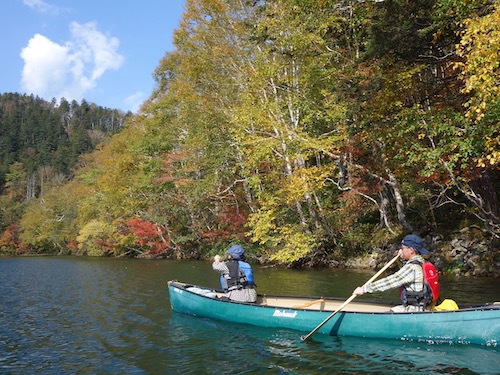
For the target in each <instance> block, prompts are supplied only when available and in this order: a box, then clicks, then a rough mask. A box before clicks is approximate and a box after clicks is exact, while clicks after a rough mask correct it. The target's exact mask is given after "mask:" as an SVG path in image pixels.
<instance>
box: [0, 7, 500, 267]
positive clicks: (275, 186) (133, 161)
mask: <svg viewBox="0 0 500 375" xmlns="http://www.w3.org/2000/svg"><path fill="white" fill-rule="evenodd" d="M498 11H499V5H498V4H497V2H495V1H493V0H383V1H381V0H376V1H371V0H366V1H362V0H349V1H347V0H345V1H343V0H335V1H332V0H274V1H266V0H187V1H186V5H185V11H184V14H183V17H182V20H181V22H180V24H179V26H178V28H177V29H176V31H175V35H174V44H175V50H173V51H169V52H167V53H165V55H164V57H163V58H162V59H161V61H159V63H158V66H157V68H156V69H155V71H154V72H153V74H154V77H155V81H156V87H155V89H154V90H153V92H152V93H151V95H150V98H149V99H148V100H147V101H146V102H144V103H143V105H142V107H141V110H140V112H139V113H138V114H136V115H133V116H124V114H120V115H116V117H111V118H110V117H109V116H110V115H112V114H114V113H115V112H112V111H104V112H102V113H101V112H99V111H98V110H97V108H94V109H93V110H90V109H89V108H88V105H87V104H86V103H82V104H81V105H77V103H68V102H66V101H61V103H60V104H57V105H56V103H54V102H53V103H45V106H46V107H48V109H49V111H44V110H42V107H43V106H41V107H40V106H38V107H37V108H38V109H37V110H35V108H34V107H30V106H32V103H33V101H36V100H37V99H33V98H32V97H22V96H16V97H15V100H17V101H24V102H26V103H25V105H24V108H25V109H27V108H32V110H31V111H29V112H24V113H25V114H26V115H23V114H22V113H18V114H16V115H14V114H11V112H9V106H10V105H11V104H9V101H8V100H7V99H9V95H2V96H1V97H0V100H1V106H0V111H2V112H1V113H0V115H1V116H0V119H1V123H0V126H1V130H2V135H1V138H0V142H1V144H2V149H1V154H0V156H1V163H2V164H1V170H0V187H1V193H2V196H1V198H0V199H2V211H1V213H0V219H1V221H0V231H1V232H0V252H1V253H3V254H64V255H69V254H71V255H91V256H128V257H151V258H157V257H165V258H178V259H179V258H197V259H203V258H207V257H209V256H212V255H214V254H215V253H217V252H221V251H222V250H223V249H225V248H226V247H227V246H229V245H230V244H232V243H235V242H239V243H241V244H243V245H244V247H245V248H246V249H247V253H248V255H249V256H250V257H251V258H253V259H254V260H258V261H260V262H263V263H274V264H281V265H286V266H294V267H296V266H304V265H312V266H321V265H326V264H328V263H329V262H330V261H331V260H332V259H345V258H348V257H352V256H356V255H359V254H364V253H366V252H368V251H370V250H371V249H373V248H375V247H382V248H383V247H384V246H387V244H390V243H396V242H397V241H400V239H401V238H402V236H403V235H404V234H407V233H417V234H420V235H422V236H425V235H427V234H429V233H431V232H432V233H439V234H440V236H441V238H443V239H444V240H445V241H446V240H448V241H449V240H451V239H452V237H453V234H454V233H456V232H459V231H460V230H462V229H463V228H469V227H474V228H478V233H480V234H481V236H482V237H483V238H484V239H486V240H487V241H488V242H489V243H490V244H492V245H491V248H493V249H494V248H496V249H497V250H496V251H497V252H498V243H499V239H500V207H499V203H498V194H499V184H500V179H499V162H500V147H499V145H500V134H499V129H500V127H499V118H500V99H499V98H500V95H499V94H500V84H499V83H500V68H499V61H500V55H499V51H500V15H499V12H498ZM30 103H31V104H30ZM89 111H90V112H92V113H93V114H94V115H96V116H97V117H95V118H94V119H93V120H90V119H89V118H87V117H85V115H83V114H82V113H87V114H89V113H90V112H89ZM46 116H49V117H50V119H49V117H46ZM118 119H119V120H118ZM87 120H88V121H87ZM125 120H126V121H125ZM49 123H50V124H53V125H52V127H47V126H48V124H49ZM43 135H45V136H43ZM14 140H16V141H15V142H14ZM30 142H31V143H30ZM88 151H92V152H88Z"/></svg>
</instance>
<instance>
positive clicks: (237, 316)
mask: <svg viewBox="0 0 500 375" xmlns="http://www.w3.org/2000/svg"><path fill="white" fill-rule="evenodd" d="M168 290H169V296H170V304H171V306H172V309H173V310H174V311H177V312H181V313H185V314H190V315H195V316H200V317H206V318H212V319H218V320H224V321H228V322H233V323H246V324H253V325H256V326H263V327H274V328H289V329H296V330H299V331H304V332H310V331H312V330H313V329H314V328H315V327H317V326H318V325H319V324H320V323H321V322H323V320H325V319H326V318H327V317H328V316H329V315H330V314H331V313H332V312H333V311H335V310H336V309H338V308H339V306H340V305H341V304H342V303H343V302H344V300H342V299H333V298H310V297H295V296H275V295H259V297H258V300H257V302H256V303H238V302H233V301H227V300H224V299H221V298H219V297H220V294H219V293H216V292H215V291H213V290H211V289H210V288H204V287H199V286H196V285H192V284H184V283H180V282H177V281H169V282H168ZM390 306H391V305H389V304H382V303H379V302H369V301H363V302H359V301H353V302H351V303H350V304H349V305H347V306H346V307H345V308H344V309H343V310H342V311H341V312H339V313H338V314H336V315H334V316H333V317H332V318H331V319H330V320H329V321H328V322H327V323H326V324H324V325H323V326H322V327H321V328H320V329H319V330H318V333H326V334H329V335H332V336H355V337H370V338H392V339H401V340H416V341H427V342H441V343H443V342H444V343H461V344H480V345H491V346H497V345H498V343H499V342H500V305H492V304H486V305H475V306H469V307H467V308H461V309H460V310H454V311H435V312H430V311H426V312H420V313H391V312H389V308H390Z"/></svg>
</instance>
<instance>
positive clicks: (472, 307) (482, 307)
mask: <svg viewBox="0 0 500 375" xmlns="http://www.w3.org/2000/svg"><path fill="white" fill-rule="evenodd" d="M168 285H169V286H170V285H171V286H173V287H176V288H178V289H182V290H184V291H186V292H187V293H190V294H193V295H196V296H199V297H203V298H206V299H208V300H215V301H217V302H222V303H228V304H236V305H247V306H253V307H263V308H264V307H266V308H273V309H276V308H280V309H287V310H297V311H321V312H332V311H335V310H334V309H321V310H318V309H314V308H307V307H304V308H301V307H296V306H295V307H293V306H279V305H273V304H263V303H252V302H239V301H232V300H229V299H221V298H215V299H214V298H213V297H209V296H206V295H202V294H197V293H195V292H193V291H191V290H189V289H188V288H191V287H194V288H200V289H205V290H212V291H215V292H216V293H218V294H221V293H222V292H221V291H216V290H214V289H212V288H207V287H203V286H199V285H196V284H186V283H182V282H179V281H176V280H171V281H168ZM269 298H274V299H289V298H291V299H297V300H303V301H309V300H320V299H321V300H324V301H329V302H334V303H342V302H344V301H345V298H338V297H320V296H299V295H278V294H258V298H257V300H258V301H259V300H260V301H262V299H269ZM357 303H359V304H364V305H367V306H377V307H380V306H383V307H385V308H387V309H388V311H348V310H346V311H348V312H349V313H352V314H383V315H392V314H398V315H401V314H407V315H414V314H419V315H421V314H450V313H458V312H465V311H487V310H500V305H498V304H494V303H484V304H469V305H465V304H464V305H462V306H463V307H461V308H460V309H458V310H442V311H430V310H426V311H420V312H403V313H395V312H392V311H389V309H390V307H392V306H394V305H397V304H398V303H395V302H387V301H382V302H381V301H373V300H358V301H357Z"/></svg>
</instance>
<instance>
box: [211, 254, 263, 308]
mask: <svg viewBox="0 0 500 375" xmlns="http://www.w3.org/2000/svg"><path fill="white" fill-rule="evenodd" d="M226 254H227V261H225V262H221V256H220V255H216V256H215V257H214V262H213V263H212V268H213V269H214V270H215V271H217V272H220V274H221V277H220V282H221V288H222V290H223V291H224V296H225V297H227V298H229V299H231V300H233V301H238V302H255V301H256V300H257V292H256V291H255V289H254V287H255V281H254V278H253V271H252V267H251V266H250V264H248V263H247V262H245V261H244V260H245V250H244V249H243V247H241V246H240V245H233V246H231V247H230V248H229V249H228V250H227V251H226Z"/></svg>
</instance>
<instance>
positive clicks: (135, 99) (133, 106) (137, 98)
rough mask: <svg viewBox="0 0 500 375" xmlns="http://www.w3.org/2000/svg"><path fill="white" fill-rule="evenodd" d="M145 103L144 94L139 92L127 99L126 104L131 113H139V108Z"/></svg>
mask: <svg viewBox="0 0 500 375" xmlns="http://www.w3.org/2000/svg"><path fill="white" fill-rule="evenodd" d="M143 102H144V93H143V92H142V91H137V92H136V93H134V94H132V95H130V96H128V97H127V98H125V104H126V105H127V106H128V107H129V108H130V111H132V112H134V113H137V112H138V111H139V107H140V106H141V105H142V103H143Z"/></svg>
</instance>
